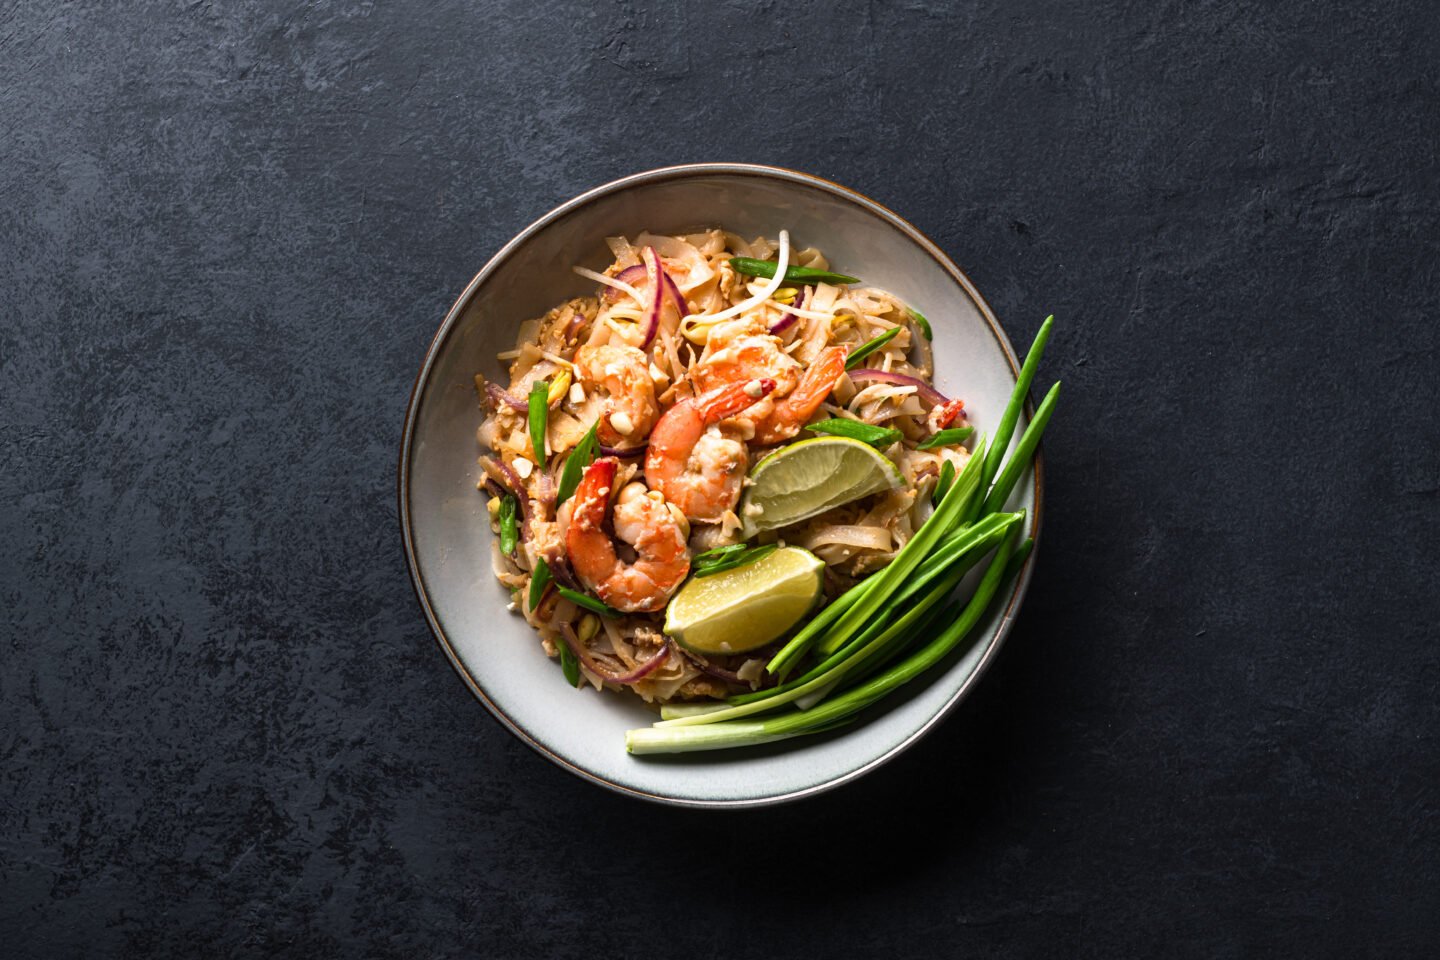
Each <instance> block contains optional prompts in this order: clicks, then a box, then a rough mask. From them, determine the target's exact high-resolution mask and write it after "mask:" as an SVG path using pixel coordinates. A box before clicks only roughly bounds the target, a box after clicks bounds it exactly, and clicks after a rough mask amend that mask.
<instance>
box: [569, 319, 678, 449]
mask: <svg viewBox="0 0 1440 960" xmlns="http://www.w3.org/2000/svg"><path fill="white" fill-rule="evenodd" d="M575 372H576V374H578V375H579V377H580V380H581V381H582V386H583V389H584V390H585V392H586V393H587V394H589V395H590V396H598V397H600V398H601V399H600V403H601V407H602V413H601V414H600V421H599V423H600V427H599V429H598V430H597V435H598V436H599V438H600V442H601V443H603V444H604V445H605V446H607V447H617V446H624V445H627V444H630V445H633V444H634V442H635V441H636V440H638V439H640V438H641V437H644V436H645V434H647V433H649V432H650V428H651V426H653V425H654V423H655V417H656V416H657V415H658V414H659V412H660V408H659V406H658V405H657V404H656V402H655V381H654V380H652V379H651V378H650V361H649V360H648V359H647V358H646V356H645V352H644V351H643V350H640V349H637V348H636V347H627V346H623V345H617V344H606V345H604V346H599V347H595V346H584V347H581V348H580V349H579V350H578V351H576V353H575Z"/></svg>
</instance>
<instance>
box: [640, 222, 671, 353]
mask: <svg viewBox="0 0 1440 960" xmlns="http://www.w3.org/2000/svg"><path fill="white" fill-rule="evenodd" d="M640 256H641V259H643V260H644V261H645V278H646V279H647V280H648V281H649V283H650V291H651V292H650V306H649V307H648V308H647V309H646V311H645V339H644V340H642V341H641V343H640V348H641V349H642V350H643V349H645V348H646V347H648V346H650V341H651V340H654V339H655V334H656V333H658V332H659V330H660V311H661V310H663V309H664V308H665V281H664V279H662V278H664V277H665V268H664V267H663V266H662V265H661V264H660V254H658V253H656V252H655V248H654V247H646V248H645V249H644V250H641V251H640Z"/></svg>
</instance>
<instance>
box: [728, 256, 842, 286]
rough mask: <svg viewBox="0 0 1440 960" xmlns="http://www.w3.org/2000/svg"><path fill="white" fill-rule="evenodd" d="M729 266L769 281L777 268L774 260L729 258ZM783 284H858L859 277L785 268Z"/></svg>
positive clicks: (809, 268) (807, 268)
mask: <svg viewBox="0 0 1440 960" xmlns="http://www.w3.org/2000/svg"><path fill="white" fill-rule="evenodd" d="M730 266H731V268H732V269H734V271H735V272H736V273H743V274H746V275H748V276H751V277H764V278H765V279H767V280H769V279H770V278H772V277H774V276H775V268H776V267H778V266H779V264H778V263H776V262H775V261H774V260H753V259H751V258H750V257H731V258H730ZM785 282H787V283H859V282H860V278H859V277H847V276H846V275H845V274H843V273H831V272H830V271H829V270H816V269H814V268H812V267H786V268H785Z"/></svg>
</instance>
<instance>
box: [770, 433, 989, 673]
mask: <svg viewBox="0 0 1440 960" xmlns="http://www.w3.org/2000/svg"><path fill="white" fill-rule="evenodd" d="M970 460H971V462H974V460H975V458H974V457H971V458H970ZM978 468H979V464H975V466H974V468H972V467H971V464H970V463H967V464H966V465H965V469H964V470H962V471H961V473H960V477H959V478H958V479H957V480H956V482H955V484H954V485H953V486H952V487H951V488H950V490H949V492H948V494H947V495H946V497H945V499H944V500H942V501H941V502H940V506H938V507H936V508H935V512H934V513H932V514H931V515H930V517H929V519H927V520H926V521H925V522H924V523H923V524H922V525H921V526H920V529H919V530H917V531H915V535H914V536H912V537H911V538H910V539H909V540H908V541H906V543H905V546H903V547H901V548H900V549H899V550H898V551H896V553H895V557H894V559H892V560H891V561H890V563H889V564H887V565H886V566H884V567H882V568H881V569H880V570H879V571H878V572H876V573H875V574H873V575H872V576H870V577H867V578H866V579H865V580H862V581H861V582H860V584H859V585H857V587H855V588H852V590H851V592H855V591H856V590H858V588H859V586H866V585H868V586H866V590H865V591H864V592H863V593H861V594H858V599H857V600H855V601H854V603H853V605H851V606H850V607H849V608H848V609H846V610H845V611H844V612H843V613H842V614H840V615H839V617H838V620H837V622H836V623H835V626H834V627H833V628H831V629H829V631H828V632H827V633H826V634H825V641H824V643H823V644H822V646H821V652H822V653H833V652H834V650H835V649H838V648H839V647H840V646H842V645H843V644H844V643H845V641H846V640H848V639H850V637H851V636H853V635H854V634H855V633H856V631H857V630H858V629H859V627H860V626H861V625H862V624H863V623H864V622H865V621H866V620H868V619H869V618H870V616H871V615H872V614H874V613H875V611H876V610H878V609H879V608H880V606H881V604H883V603H884V602H885V597H886V596H887V595H888V594H890V593H892V592H894V590H895V589H896V588H897V587H898V586H900V584H902V583H903V582H904V581H905V579H906V577H908V576H909V575H910V573H911V572H912V571H913V570H914V569H915V568H916V567H917V566H918V565H919V564H920V562H921V561H922V560H924V559H925V555H926V554H927V553H929V552H930V549H931V547H933V546H934V545H935V542H936V541H937V540H939V539H940V537H941V536H942V535H944V534H945V533H947V532H948V531H949V528H950V527H951V525H952V524H953V523H954V522H955V520H956V519H958V517H959V515H960V514H961V513H962V512H963V511H966V510H968V508H969V502H970V500H971V499H972V495H973V494H975V493H976V484H977V482H978V481H979V479H980V471H979V469H978ZM831 606H832V607H833V606H835V604H832V605H831ZM827 612H828V608H827ZM827 626H828V624H827V623H826V621H825V620H824V619H823V618H822V617H817V618H816V619H814V620H812V621H810V623H809V624H807V625H806V626H805V627H804V628H803V629H801V631H800V632H799V633H797V634H796V635H795V636H794V637H793V638H791V640H790V642H789V643H787V644H786V645H785V646H784V647H783V648H781V650H780V652H779V653H777V654H775V656H774V657H773V658H772V659H771V660H770V663H769V664H768V665H766V667H765V669H766V670H767V671H768V672H770V673H772V674H781V673H782V672H783V671H785V670H787V669H789V668H790V667H791V666H793V665H794V663H795V662H796V661H797V659H798V658H799V657H800V655H801V654H803V653H804V652H805V651H806V650H808V649H809V648H810V645H811V644H812V643H814V642H815V641H816V640H818V639H819V635H820V632H821V631H822V630H825V629H826V627H827ZM827 647H828V649H826V648H827Z"/></svg>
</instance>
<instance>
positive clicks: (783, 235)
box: [689, 230, 790, 325]
mask: <svg viewBox="0 0 1440 960" xmlns="http://www.w3.org/2000/svg"><path fill="white" fill-rule="evenodd" d="M789 266H790V232H789V231H788V230H781V231H780V255H779V257H778V259H777V260H776V263H775V276H773V277H771V278H770V279H769V280H767V281H765V288H764V289H763V290H762V291H761V292H760V293H757V294H756V295H755V296H753V297H751V298H750V299H748V300H742V301H741V302H740V303H737V304H735V306H733V307H730V308H728V309H726V310H721V311H719V312H717V313H710V314H700V315H698V316H697V315H695V314H691V315H690V318H689V319H690V320H691V321H692V322H693V323H695V324H696V325H698V324H702V323H716V322H718V321H720V320H725V319H728V318H730V317H735V316H739V315H740V314H742V313H744V312H745V311H746V310H751V309H754V308H755V307H757V306H759V305H760V304H762V303H764V302H765V301H766V300H769V299H770V298H771V297H773V296H775V291H776V290H779V289H780V287H781V286H782V285H783V284H784V283H785V271H786V269H787V268H788V267H789Z"/></svg>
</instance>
